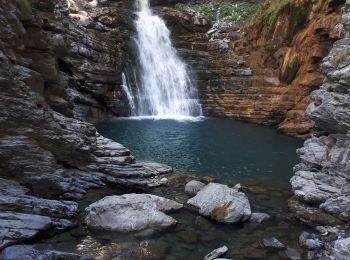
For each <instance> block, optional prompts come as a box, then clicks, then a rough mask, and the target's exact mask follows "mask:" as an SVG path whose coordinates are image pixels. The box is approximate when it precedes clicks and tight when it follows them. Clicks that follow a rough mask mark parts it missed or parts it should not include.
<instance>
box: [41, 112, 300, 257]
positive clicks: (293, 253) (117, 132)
mask: <svg viewBox="0 0 350 260" xmlns="http://www.w3.org/2000/svg"><path fill="white" fill-rule="evenodd" d="M97 129H98V131H99V132H100V133H101V134H102V135H104V136H105V137H107V138H110V139H113V140H115V141H118V142H120V143H122V144H123V145H125V146H126V147H128V148H129V149H130V150H131V151H132V154H133V155H134V156H135V157H136V158H137V159H138V160H150V161H156V162H160V163H165V164H168V165H170V166H172V167H174V169H175V170H176V171H177V172H183V173H186V175H185V174H184V175H183V177H181V178H178V179H179V181H176V182H174V184H173V186H171V187H165V188H157V189H155V190H154V191H152V193H153V194H156V195H160V196H163V197H167V198H170V199H175V200H177V201H179V202H185V201H186V200H187V199H188V198H189V197H188V196H187V195H185V194H184V192H183V188H184V184H185V183H186V181H188V180H190V179H191V178H190V177H189V176H190V175H195V176H197V177H198V178H200V177H201V176H210V177H213V178H215V181H216V182H219V183H223V184H227V185H229V186H233V185H235V184H237V183H241V184H242V185H243V186H244V187H246V190H245V191H244V192H245V193H246V194H247V196H248V197H249V200H250V202H251V205H252V211H253V212H264V213H268V214H270V215H271V216H272V219H271V220H268V221H266V222H264V223H261V224H256V223H249V222H247V223H243V224H236V225H227V224H219V223H216V222H214V221H211V220H208V219H205V218H203V217H201V216H199V215H198V214H196V213H193V212H190V211H188V210H186V209H183V210H181V211H179V212H176V213H173V214H170V215H171V216H173V217H174V218H175V219H176V220H177V221H178V224H177V225H176V226H175V227H173V228H170V229H167V230H165V231H162V232H161V233H156V234H142V233H141V234H120V233H115V232H106V231H89V232H88V233H82V234H80V233H79V228H78V231H77V230H73V231H71V232H66V233H64V234H62V235H59V236H56V237H54V238H52V239H49V240H48V241H46V243H49V244H51V245H52V246H53V248H54V249H57V250H64V251H70V252H78V253H81V254H85V255H91V256H100V258H101V259H169V260H170V259H202V258H203V257H204V256H205V255H206V254H207V253H209V252H210V251H212V250H213V249H215V248H218V247H221V246H223V245H226V246H227V247H228V248H229V252H228V253H227V254H226V256H225V257H227V258H233V259H303V258H304V254H305V252H304V251H303V249H302V248H300V247H299V245H298V237H299V235H300V234H301V232H302V231H304V230H305V229H306V227H304V226H302V225H301V224H299V223H298V222H296V221H294V220H293V219H291V218H290V216H289V215H288V208H287V200H288V198H289V197H290V196H291V195H292V192H291V190H290V185H289V179H290V178H291V176H292V174H293V172H292V168H293V166H294V165H295V164H296V163H297V162H298V158H297V155H296V152H295V150H296V149H297V148H299V147H301V146H302V141H301V140H298V139H295V138H291V137H288V136H284V135H280V134H278V133H276V131H275V130H274V129H270V128H267V127H262V126H257V125H253V124H249V123H244V122H237V121H232V120H225V119H209V118H205V119H200V120H185V121H176V120H152V119H148V120H146V119H144V120H139V119H110V120H107V121H103V122H100V123H98V124H97ZM123 192H124V191H120V190H116V189H112V188H106V189H102V190H93V191H91V192H90V193H88V194H87V195H86V197H85V198H84V199H83V200H82V201H81V202H80V206H81V207H82V208H83V207H85V206H87V205H88V204H90V203H92V202H95V201H96V200H99V199H101V198H103V197H104V196H107V195H113V194H122V193H123ZM270 237H276V238H278V239H279V240H280V241H281V242H283V243H284V244H285V245H286V247H287V250H282V251H275V250H269V249H266V248H263V247H262V245H261V240H262V239H263V238H270Z"/></svg>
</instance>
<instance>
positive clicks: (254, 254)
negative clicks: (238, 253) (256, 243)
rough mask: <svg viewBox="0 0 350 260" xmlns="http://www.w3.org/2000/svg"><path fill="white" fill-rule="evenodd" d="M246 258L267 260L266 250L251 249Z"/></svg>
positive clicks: (245, 254) (246, 252)
mask: <svg viewBox="0 0 350 260" xmlns="http://www.w3.org/2000/svg"><path fill="white" fill-rule="evenodd" d="M244 257H246V258H248V259H265V258H266V250H263V249H258V248H249V249H248V250H246V251H245V252H244Z"/></svg>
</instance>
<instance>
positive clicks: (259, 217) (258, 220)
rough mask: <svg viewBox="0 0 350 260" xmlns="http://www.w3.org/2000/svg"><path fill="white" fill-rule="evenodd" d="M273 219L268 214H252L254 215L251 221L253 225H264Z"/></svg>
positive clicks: (251, 216)
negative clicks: (263, 223)
mask: <svg viewBox="0 0 350 260" xmlns="http://www.w3.org/2000/svg"><path fill="white" fill-rule="evenodd" d="M270 218H271V216H270V215H269V214H266V213H255V212H254V213H252V215H250V218H249V221H250V222H252V223H262V222H264V221H266V220H269V219H270Z"/></svg>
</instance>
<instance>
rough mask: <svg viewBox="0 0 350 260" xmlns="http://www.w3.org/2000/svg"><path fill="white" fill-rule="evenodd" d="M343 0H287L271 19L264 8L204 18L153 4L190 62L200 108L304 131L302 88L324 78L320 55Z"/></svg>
mask: <svg viewBox="0 0 350 260" xmlns="http://www.w3.org/2000/svg"><path fill="white" fill-rule="evenodd" d="M344 2H345V1H344V0H322V1H316V2H312V1H291V3H290V4H288V5H286V7H284V9H281V10H279V11H278V13H276V14H275V15H276V18H275V20H274V21H273V22H271V21H270V22H269V19H270V18H269V17H268V16H267V14H266V13H264V11H262V12H260V13H258V14H257V15H255V16H254V17H253V18H251V19H249V20H248V21H247V22H246V23H245V25H243V26H242V25H239V24H234V23H233V24H229V23H217V24H215V25H214V27H213V28H212V29H211V30H210V31H209V32H208V30H209V29H210V26H209V25H208V23H207V22H205V21H203V20H201V19H199V18H197V17H193V16H191V15H189V14H186V13H183V12H180V11H178V10H174V9H172V8H161V9H160V10H159V12H160V13H161V14H162V15H163V17H164V18H165V19H166V20H167V22H168V25H169V27H171V28H172V32H173V38H174V41H175V45H176V46H177V47H178V50H179V53H180V54H181V55H182V57H183V58H184V59H185V60H186V61H187V63H188V64H189V65H190V66H191V67H192V69H193V71H194V74H195V76H196V77H197V78H196V82H197V85H198V87H199V92H200V97H201V101H202V104H203V109H204V112H205V114H206V115H208V116H214V117H227V118H233V119H239V120H246V121H251V122H254V123H258V124H264V125H271V126H275V127H277V128H278V129H279V130H280V131H281V132H283V133H286V134H289V135H294V136H298V137H301V138H306V137H307V136H309V134H310V131H311V130H312V128H313V123H312V122H311V121H310V120H309V119H307V118H305V116H304V111H305V109H306V107H307V105H308V104H309V103H310V93H311V92H312V91H313V90H315V89H317V88H319V86H320V85H321V84H322V82H323V80H324V76H323V75H322V73H321V72H320V69H319V67H320V63H321V61H322V59H323V57H325V56H326V55H327V54H328V52H329V50H330V49H331V47H332V44H333V42H334V41H335V40H337V39H338V38H339V35H338V34H337V33H335V32H333V28H334V26H335V25H336V24H337V23H338V22H339V19H340V8H341V6H342V5H343V4H344Z"/></svg>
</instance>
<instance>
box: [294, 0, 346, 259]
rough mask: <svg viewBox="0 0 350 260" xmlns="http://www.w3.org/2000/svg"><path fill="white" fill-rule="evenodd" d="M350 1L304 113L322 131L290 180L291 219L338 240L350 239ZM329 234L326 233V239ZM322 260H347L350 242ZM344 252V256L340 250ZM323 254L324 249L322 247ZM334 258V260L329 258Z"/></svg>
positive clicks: (309, 144) (303, 153)
mask: <svg viewBox="0 0 350 260" xmlns="http://www.w3.org/2000/svg"><path fill="white" fill-rule="evenodd" d="M349 15H350V1H347V2H346V4H345V6H344V8H343V16H342V19H341V23H340V24H338V25H337V26H336V30H337V31H338V33H340V35H341V36H342V39H340V40H338V41H337V42H335V44H334V46H333V48H332V50H331V52H330V53H329V55H328V56H327V57H326V58H325V59H324V60H323V63H322V65H321V68H322V72H323V74H324V75H325V76H326V81H325V82H324V83H323V85H322V87H321V88H320V89H319V90H316V91H314V92H313V93H312V95H311V96H312V103H311V104H310V106H309V107H308V109H307V111H306V114H307V116H308V117H310V118H311V119H312V120H313V121H314V122H315V124H316V126H317V127H318V128H319V129H320V134H319V135H318V136H314V137H312V138H310V139H308V140H307V141H306V142H305V144H304V147H303V148H301V149H299V151H298V153H299V155H300V158H301V163H300V164H298V165H297V166H296V167H295V175H294V177H293V178H292V179H291V184H292V188H293V191H294V195H295V197H294V198H293V199H291V201H290V208H291V210H292V211H293V212H294V214H295V215H296V216H297V217H298V218H300V219H301V220H303V221H304V222H306V223H308V224H311V225H338V226H339V227H338V228H340V229H343V232H341V231H339V230H338V231H337V232H336V233H337V236H338V238H342V236H345V237H348V235H349V220H350V182H349V177H350V117H349V115H350V78H349V75H350V74H349V71H350V59H349V57H350V56H349V51H350V20H349ZM327 233H329V232H326V234H327ZM328 247H329V248H330V249H329V250H325V251H324V252H323V253H322V257H329V258H325V259H346V258H347V257H349V238H344V239H342V240H339V241H336V242H334V243H332V244H331V245H328ZM346 247H347V250H348V252H347V253H345V252H344V250H343V249H345V248H346ZM326 249H327V247H326ZM332 257H333V258H332Z"/></svg>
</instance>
